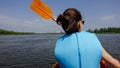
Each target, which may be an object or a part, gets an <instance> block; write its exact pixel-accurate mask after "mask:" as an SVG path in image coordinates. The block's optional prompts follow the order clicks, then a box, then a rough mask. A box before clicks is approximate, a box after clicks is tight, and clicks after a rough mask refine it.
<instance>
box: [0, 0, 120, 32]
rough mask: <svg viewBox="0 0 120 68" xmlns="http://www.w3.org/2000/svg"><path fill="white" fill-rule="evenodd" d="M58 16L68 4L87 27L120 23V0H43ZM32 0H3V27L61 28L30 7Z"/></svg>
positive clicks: (0, 8)
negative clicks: (80, 15) (76, 10)
mask: <svg viewBox="0 0 120 68" xmlns="http://www.w3.org/2000/svg"><path fill="white" fill-rule="evenodd" d="M42 1H43V2H44V3H46V4H47V5H48V6H49V7H50V8H51V9H52V11H53V15H54V16H55V17H57V16H58V15H59V14H60V13H62V12H63V11H64V10H65V9H67V8H76V9H78V10H79V11H80V12H81V14H82V16H83V19H84V20H85V25H84V30H88V29H95V28H103V27H120V0H42ZM31 2H32V0H0V29H7V30H13V31H20V32H37V33H46V32H61V31H62V29H61V27H60V26H59V25H57V24H56V23H55V22H54V21H52V20H44V19H42V18H41V17H39V16H38V15H37V14H36V13H34V12H33V11H32V10H31V9H30V8H29V6H30V4H31Z"/></svg>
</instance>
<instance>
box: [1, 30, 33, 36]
mask: <svg viewBox="0 0 120 68" xmlns="http://www.w3.org/2000/svg"><path fill="white" fill-rule="evenodd" d="M25 34H27V35H28V34H34V33H32V32H14V31H8V30H3V29H0V35H25Z"/></svg>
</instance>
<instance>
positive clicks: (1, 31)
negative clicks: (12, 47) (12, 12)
mask: <svg viewBox="0 0 120 68" xmlns="http://www.w3.org/2000/svg"><path fill="white" fill-rule="evenodd" d="M87 32H91V33H96V34H120V27H119V28H116V27H108V28H101V29H95V30H90V29H89V30H87ZM31 34H65V33H64V32H58V33H54V32H53V33H34V32H15V31H9V30H4V29H0V35H31Z"/></svg>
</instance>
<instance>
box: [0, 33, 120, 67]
mask: <svg viewBox="0 0 120 68" xmlns="http://www.w3.org/2000/svg"><path fill="white" fill-rule="evenodd" d="M59 36H60V34H36V35H2V36H0V68H50V67H51V65H52V64H53V63H54V62H55V58H54V45H55V41H56V39H57V38H58V37H59ZM97 36H98V38H99V39H100V41H101V43H102V45H103V47H104V48H105V49H106V50H107V51H108V52H109V53H110V54H111V55H112V56H113V57H115V58H117V59H118V60H120V34H97Z"/></svg>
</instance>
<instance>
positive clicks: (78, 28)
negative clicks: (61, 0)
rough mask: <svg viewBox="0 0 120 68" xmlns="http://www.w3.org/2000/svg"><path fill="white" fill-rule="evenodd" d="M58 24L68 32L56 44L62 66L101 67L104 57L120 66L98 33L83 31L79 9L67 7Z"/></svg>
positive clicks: (114, 65)
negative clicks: (102, 42)
mask: <svg viewBox="0 0 120 68" xmlns="http://www.w3.org/2000/svg"><path fill="white" fill-rule="evenodd" d="M57 24H59V25H61V26H62V28H63V30H64V31H65V33H66V34H64V35H63V36H61V37H59V38H58V39H57V41H56V46H55V57H56V60H57V62H58V63H59V65H60V68H99V67H100V60H101V59H102V58H103V59H104V60H105V61H107V62H108V63H110V64H111V65H112V66H113V67H114V68H120V62H119V61H118V60H117V59H115V58H113V57H112V56H111V55H110V54H109V53H108V52H107V51H106V50H105V49H104V48H103V47H102V45H101V43H100V41H99V40H98V38H97V36H96V34H95V33H90V32H86V31H83V25H84V21H83V19H82V16H81V13H80V12H79V11H78V10H77V9H75V8H68V9H66V10H65V11H64V12H63V14H60V15H59V16H58V18H57Z"/></svg>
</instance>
